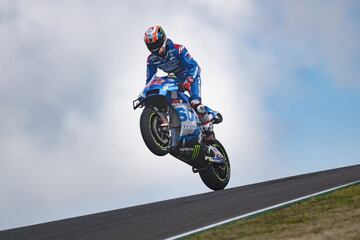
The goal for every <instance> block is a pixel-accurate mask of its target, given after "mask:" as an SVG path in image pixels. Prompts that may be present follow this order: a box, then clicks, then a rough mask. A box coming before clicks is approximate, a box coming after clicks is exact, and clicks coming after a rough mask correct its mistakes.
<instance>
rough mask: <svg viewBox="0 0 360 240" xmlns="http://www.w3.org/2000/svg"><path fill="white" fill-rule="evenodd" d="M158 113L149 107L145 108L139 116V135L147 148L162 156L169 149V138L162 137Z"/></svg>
mask: <svg viewBox="0 0 360 240" xmlns="http://www.w3.org/2000/svg"><path fill="white" fill-rule="evenodd" d="M159 123H160V120H159V119H158V115H157V114H156V113H155V111H154V110H153V109H151V108H145V109H144V110H143V112H142V114H141V117H140V131H141V136H142V138H143V140H144V142H145V144H146V146H147V147H148V148H149V150H150V151H151V152H152V153H154V154H155V155H157V156H164V155H166V154H167V153H168V152H169V150H170V139H169V138H165V137H163V136H162V135H163V132H161V131H160V128H159Z"/></svg>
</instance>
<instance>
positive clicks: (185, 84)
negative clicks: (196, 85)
mask: <svg viewBox="0 0 360 240" xmlns="http://www.w3.org/2000/svg"><path fill="white" fill-rule="evenodd" d="M193 82H194V79H193V78H192V77H188V78H186V80H185V82H183V84H182V85H181V86H182V88H183V89H184V90H186V91H188V92H190V89H191V84H193Z"/></svg>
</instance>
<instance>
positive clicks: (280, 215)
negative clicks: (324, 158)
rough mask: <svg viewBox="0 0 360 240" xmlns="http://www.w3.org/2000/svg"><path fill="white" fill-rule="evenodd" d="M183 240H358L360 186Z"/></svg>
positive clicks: (359, 233)
mask: <svg viewBox="0 0 360 240" xmlns="http://www.w3.org/2000/svg"><path fill="white" fill-rule="evenodd" d="M186 239H188V240H195V239H197V240H200V239H206V240H211V239H216V240H218V239H245V240H253V239H266V240H267V239H269V240H271V239H304V240H305V239H316V240H317V239H354V240H355V239H359V240H360V184H356V185H353V186H350V187H346V188H343V189H339V190H337V191H334V192H330V193H327V194H323V195H320V196H317V197H313V198H310V199H308V200H304V201H302V202H298V203H295V204H292V205H290V206H287V207H284V208H280V209H275V210H272V211H269V212H265V213H263V214H261V215H257V216H254V217H248V218H245V219H242V220H238V221H234V222H232V223H228V224H225V225H222V226H219V227H216V228H213V229H210V230H207V231H204V232H201V233H199V234H195V235H191V236H189V237H187V238H186Z"/></svg>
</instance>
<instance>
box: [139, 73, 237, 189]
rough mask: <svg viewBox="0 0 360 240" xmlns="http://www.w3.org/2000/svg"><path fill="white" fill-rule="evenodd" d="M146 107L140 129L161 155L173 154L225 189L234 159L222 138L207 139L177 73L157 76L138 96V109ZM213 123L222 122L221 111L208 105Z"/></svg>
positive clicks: (208, 182)
mask: <svg viewBox="0 0 360 240" xmlns="http://www.w3.org/2000/svg"><path fill="white" fill-rule="evenodd" d="M138 107H140V108H144V109H143V112H142V114H141V117H140V131H141V135H142V138H143V140H144V142H145V145H146V146H147V147H148V149H149V150H150V151H151V152H152V153H154V154H155V155H157V156H164V155H166V154H168V153H169V154H171V155H172V156H174V157H176V158H177V159H179V160H181V161H183V162H185V163H186V164H188V165H190V166H192V170H193V172H194V173H199V175H200V177H201V179H202V181H203V182H204V183H205V185H206V186H207V187H209V188H210V189H212V190H221V189H224V188H225V187H226V185H227V184H228V182H229V180H230V162H229V158H228V155H227V153H226V151H225V148H224V147H223V145H222V144H221V143H220V142H219V141H218V140H216V139H215V140H211V141H205V131H204V129H203V126H202V124H201V121H200V119H199V117H198V116H197V114H196V112H195V111H194V110H193V108H192V107H191V105H190V98H189V96H188V95H187V94H185V92H184V91H183V89H182V88H181V85H179V84H178V81H177V79H176V78H175V76H171V75H169V76H162V77H159V76H154V77H153V78H152V79H151V80H150V81H149V82H148V83H147V85H146V86H145V88H144V90H143V92H142V93H140V96H139V98H138V99H136V100H134V101H133V108H134V110H135V109H137V108H138ZM205 108H206V111H207V112H208V114H209V115H210V117H211V121H212V122H213V124H217V123H220V122H221V121H222V116H221V114H220V113H218V112H216V111H213V110H212V109H210V108H209V107H205Z"/></svg>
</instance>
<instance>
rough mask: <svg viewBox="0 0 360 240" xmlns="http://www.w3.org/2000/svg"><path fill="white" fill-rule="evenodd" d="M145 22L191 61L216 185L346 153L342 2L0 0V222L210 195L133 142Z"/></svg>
mask: <svg viewBox="0 0 360 240" xmlns="http://www.w3.org/2000/svg"><path fill="white" fill-rule="evenodd" d="M153 25H161V26H163V28H164V30H165V32H166V33H167V35H168V37H169V38H171V39H172V40H173V41H174V42H176V43H180V44H183V45H184V46H185V47H186V48H187V49H188V50H189V52H190V53H191V55H192V56H193V57H194V59H195V60H196V61H197V62H198V64H199V65H200V67H201V69H202V73H201V75H202V76H201V77H202V95H203V102H204V104H206V105H208V106H210V107H211V108H213V109H216V110H218V111H220V112H221V113H222V115H223V117H224V121H223V123H221V124H220V125H217V126H215V133H216V136H217V138H218V139H219V140H220V141H221V142H222V143H223V145H224V146H225V147H226V149H227V152H228V155H229V158H230V162H231V167H232V176H231V180H230V183H229V185H228V188H230V187H236V186H241V185H245V184H250V183H256V182H262V181H266V180H270V179H277V178H281V177H286V176H292V175H297V174H302V173H309V172H314V171H320V170H325V169H331V168H337V167H342V166H349V165H354V164H359V163H360V126H359V122H360V108H359V106H360V78H359V75H360V47H359V43H360V4H359V2H358V1H356V0H354V1H351V0H338V1H335V0H331V1H325V0H324V1H322V0H315V1H309V0H304V1H294V0H290V1H281V0H279V1H271V2H270V1H267V2H265V1H256V0H255V1H250V0H249V1H247V0H242V1H236V0H228V1H221V0H192V1H190V0H188V1H182V2H178V1H162V0H155V1H151V2H150V1H145V0H144V1H115V0H107V1H95V0H91V1H85V0H76V1H70V0H63V1H47V0H41V1H16V0H0V230H3V229H8V228H15V227H20V226H25V225H30V224H36V223H41V222H47V221H53V220H58V219H63V218H69V217H74V216H80V215H85V214H90V213H95V212H100V211H107V210H112V209H119V208H123V207H128V206H134V205H138V204H143V203H149V202H154V201H160V200H165V199H171V198H176V197H181V196H188V195H193V194H198V193H204V192H209V191H210V190H209V189H207V188H206V186H205V185H204V184H203V183H202V182H201V180H200V178H199V176H198V175H197V174H193V173H192V171H191V168H190V167H189V166H187V165H186V164H184V163H183V162H181V161H178V160H176V159H175V158H173V157H171V156H165V157H157V156H154V155H153V154H152V153H151V152H150V151H149V150H148V149H147V148H146V146H145V144H144V143H143V140H142V138H141V135H140V129H139V117H140V114H141V110H137V111H133V109H132V101H133V100H134V99H136V98H137V97H138V94H139V93H140V92H141V91H142V89H143V87H144V84H145V74H146V58H147V56H148V54H149V53H148V51H147V49H146V47H145V45H144V42H143V34H144V32H145V30H146V29H147V28H148V27H150V26H153Z"/></svg>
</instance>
